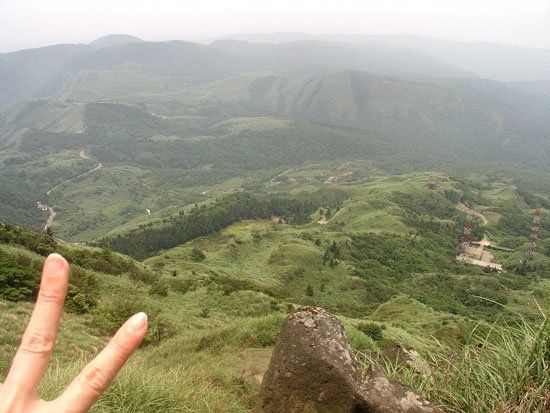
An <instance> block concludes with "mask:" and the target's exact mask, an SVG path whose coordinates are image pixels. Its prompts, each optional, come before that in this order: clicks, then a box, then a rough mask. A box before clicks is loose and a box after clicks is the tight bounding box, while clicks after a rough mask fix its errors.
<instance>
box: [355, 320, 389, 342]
mask: <svg viewBox="0 0 550 413" xmlns="http://www.w3.org/2000/svg"><path fill="white" fill-rule="evenodd" d="M357 329H358V330H359V331H361V332H362V333H363V334H365V335H366V336H369V337H370V338H372V339H373V340H375V341H380V340H383V339H384V334H383V333H382V327H380V326H379V325H378V324H374V323H359V324H357Z"/></svg>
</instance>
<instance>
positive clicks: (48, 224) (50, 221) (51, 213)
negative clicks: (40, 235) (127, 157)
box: [44, 149, 103, 231]
mask: <svg viewBox="0 0 550 413" xmlns="http://www.w3.org/2000/svg"><path fill="white" fill-rule="evenodd" d="M79 156H80V158H81V159H83V160H92V158H90V157H89V156H88V155H86V152H85V150H84V149H82V150H81V151H80V152H79ZM101 168H103V164H102V163H101V162H99V161H96V164H95V165H94V167H93V168H92V169H90V170H89V171H86V172H84V173H81V174H80V175H77V176H75V177H74V178H71V179H65V180H64V181H62V182H60V183H58V184H57V185H55V186H53V187H51V188H50V189H48V191H47V192H46V196H49V195H50V194H51V193H52V191H55V190H56V189H57V188H59V187H60V186H61V185H64V184H66V183H67V182H71V181H74V180H75V179H78V178H82V177H83V176H86V175H89V174H91V173H92V172H95V171H97V170H99V169H101ZM45 206H46V208H47V209H48V212H49V216H48V220H47V221H46V224H45V225H44V231H47V230H48V228H50V227H51V226H52V225H53V220H54V218H55V215H56V212H55V210H54V209H53V207H51V206H49V205H47V204H46V205H45Z"/></svg>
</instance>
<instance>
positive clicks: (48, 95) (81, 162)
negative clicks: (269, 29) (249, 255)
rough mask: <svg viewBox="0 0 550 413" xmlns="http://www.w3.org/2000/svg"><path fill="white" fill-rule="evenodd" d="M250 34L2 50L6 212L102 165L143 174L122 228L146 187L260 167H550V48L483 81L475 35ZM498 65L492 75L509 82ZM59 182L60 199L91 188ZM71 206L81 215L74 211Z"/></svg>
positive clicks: (0, 206) (165, 190)
mask: <svg viewBox="0 0 550 413" xmlns="http://www.w3.org/2000/svg"><path fill="white" fill-rule="evenodd" d="M247 36H248V37H247ZM247 36H235V38H236V39H225V40H217V41H214V42H212V43H211V44H209V45H205V44H198V43H191V42H184V41H169V42H147V41H143V40H141V39H138V38H135V37H132V36H127V35H110V36H106V37H103V38H100V39H98V40H96V41H94V42H92V43H91V44H90V45H56V46H50V47H45V48H40V49H32V50H24V51H20V52H13V53H5V54H1V55H0V90H2V91H3V93H2V94H1V95H0V108H1V109H0V110H1V111H0V155H1V156H0V165H1V166H0V173H1V174H2V178H3V179H2V181H3V182H2V184H0V185H2V188H0V189H2V193H3V194H8V195H9V196H8V195H4V197H3V199H2V200H0V210H2V211H3V212H2V214H3V216H8V217H10V216H11V217H17V219H16V221H17V222H23V223H26V224H31V225H32V223H33V222H35V218H33V217H34V216H35V215H36V213H35V211H32V208H33V206H32V204H31V205H30V206H28V208H21V205H22V204H25V205H29V202H28V201H29V199H33V198H37V199H38V198H39V197H40V196H43V195H42V194H44V193H45V192H46V190H47V189H48V188H52V187H55V186H56V185H58V184H60V182H63V180H67V179H68V178H70V177H71V176H77V175H79V174H83V173H85V172H86V170H90V169H92V168H93V167H95V166H94V165H98V163H101V165H102V167H103V169H102V171H101V174H102V175H103V179H111V180H113V182H114V181H116V180H117V179H119V178H118V176H119V175H118V174H119V173H120V169H119V168H128V167H130V168H135V169H133V172H132V174H133V175H134V176H136V177H137V176H139V177H140V178H139V179H138V180H137V181H136V185H137V187H135V188H132V187H131V185H130V186H129V187H128V191H129V193H128V194H127V196H125V198H124V204H125V205H126V207H125V208H127V209H123V211H125V212H123V213H121V212H117V213H116V214H115V215H116V216H117V218H116V219H117V223H118V224H120V223H122V222H124V219H125V218H124V217H131V216H133V214H136V213H137V211H138V210H140V208H142V205H145V204H144V202H145V201H144V200H143V199H141V200H139V202H137V198H135V197H133V195H132V191H133V190H136V191H141V192H143V191H142V189H139V187H140V185H143V182H146V183H147V185H151V186H152V187H154V188H156V189H157V190H159V191H160V192H159V193H157V194H150V196H151V198H150V199H149V201H147V202H148V205H149V206H150V205H151V204H154V205H155V206H158V207H165V206H168V205H171V204H173V203H176V202H179V200H178V199H180V198H178V197H179V196H180V195H177V188H181V187H185V188H187V187H190V186H196V185H199V184H200V185H202V184H207V185H211V184H214V183H220V182H223V181H224V180H227V179H232V178H235V177H241V178H242V177H245V179H246V180H247V182H248V184H249V185H256V184H258V182H256V181H255V180H254V178H252V176H255V175H256V176H257V175H258V174H259V173H265V174H266V176H268V175H269V174H270V173H273V172H275V171H277V170H278V168H288V167H294V166H297V165H304V164H309V163H314V162H326V161H334V160H350V159H363V160H368V161H369V162H374V163H375V164H376V165H377V168H381V170H384V171H386V172H392V171H394V172H395V171H398V172H403V171H407V170H411V169H412V170H418V169H429V168H434V167H437V168H439V169H441V168H443V167H444V165H449V162H451V163H457V162H459V163H460V162H476V163H479V164H484V163H487V162H490V163H501V164H502V163H506V164H510V165H516V166H517V167H523V166H527V167H528V168H537V169H538V170H541V171H545V172H544V173H546V171H548V167H549V166H550V139H549V136H550V117H549V116H548V113H550V97H549V96H548V88H547V87H546V88H545V87H544V85H545V82H546V81H545V80H544V78H542V77H541V76H542V75H540V74H537V73H538V72H537V71H536V70H538V69H540V68H544V67H545V64H546V63H545V62H546V60H545V59H546V57H547V55H548V53H550V52H548V53H547V51H543V50H531V49H522V48H508V49H506V51H507V52H506V53H505V55H506V56H507V57H506V58H507V59H508V58H510V59H512V58H513V56H514V54H515V53H516V52H517V53H520V52H521V53H524V55H526V56H527V55H530V56H534V57H533V59H535V58H536V59H539V62H540V64H539V65H538V66H537V65H530V64H528V61H526V64H525V71H524V72H523V74H522V75H521V76H519V75H518V76H515V78H516V79H518V78H520V77H521V79H522V80H529V82H513V83H503V82H499V81H496V80H493V79H487V78H485V77H487V76H486V75H487V73H489V72H490V70H489V68H488V67H487V66H483V64H482V60H479V61H477V60H476V59H475V58H474V57H475V50H478V49H476V48H477V47H478V46H479V45H473V44H455V43H449V42H447V43H445V42H443V41H437V42H436V41H433V42H431V43H430V42H429V41H428V40H426V39H422V38H413V37H411V38H401V37H399V38H398V37H395V38H391V39H390V38H384V39H382V40H384V41H382V40H380V39H379V38H378V37H372V36H355V37H353V36H352V37H350V36H334V37H327V38H317V37H315V36H312V37H308V36H305V37H304V35H301V34H290V35H289V34H284V35H258V36H253V35H247ZM245 40H254V41H262V42H264V43H255V42H252V41H245ZM281 40H291V41H285V42H277V41H281ZM374 40H376V41H374ZM390 40H391V41H390ZM405 40H407V41H405ZM409 40H410V41H409ZM421 40H422V41H421ZM344 41H345V42H344ZM434 42H435V43H434ZM428 43H429V44H432V46H433V45H434V44H436V43H437V44H438V45H439V46H440V48H441V49H444V48H445V47H443V45H446V48H447V49H448V50H450V51H452V50H454V49H453V48H457V49H456V50H457V55H456V56H458V55H461V53H462V56H466V55H468V56H474V57H472V62H473V61H474V60H476V61H477V63H476V64H477V66H476V65H470V66H468V65H465V64H462V63H461V62H462V61H460V59H455V60H452V59H449V58H448V56H447V55H446V54H445V53H439V52H438V53H436V51H437V50H436V48H434V47H435V46H434V47H432V48H431V49H430V48H428V47H424V48H421V47H420V46H418V45H420V44H424V45H426V44H428ZM415 45H416V46H415ZM413 46H414V47H413ZM483 47H484V48H491V47H493V46H492V45H484V46H483ZM438 50H439V49H438ZM484 50H485V52H484V53H486V54H490V53H489V52H488V51H487V50H489V49H484ZM491 50H493V49H491ZM494 50H495V53H496V52H497V51H498V50H501V51H502V50H504V49H502V48H500V46H494ZM521 53H520V54H521ZM448 54H452V53H451V52H449V53H448ZM452 55H453V56H455V55H454V54H452ZM456 56H455V57H456ZM503 56H504V55H503ZM466 60H467V59H466ZM549 61H550V60H549ZM482 66H483V67H482ZM535 69H536V70H535ZM507 70H511V66H507V65H502V71H501V72H499V73H496V72H495V76H494V78H508V80H510V79H512V78H514V76H511V75H510V73H511V72H509V73H508V74H506V73H505V72H506V71H507ZM518 73H519V72H518ZM546 73H550V71H548V72H546ZM539 75H540V76H539ZM489 77H490V76H489ZM538 85H541V87H540V88H539V87H538ZM79 153H80V154H82V153H84V156H82V155H81V156H80V157H79V156H78V154H79ZM60 156H61V158H62V159H64V160H63V161H62V162H60V161H59V157H60ZM94 162H95V163H94ZM283 170H284V169H283ZM278 173H279V172H278ZM98 175H99V173H98V174H97V175H96V176H98ZM84 176H86V175H84ZM83 179H84V178H83ZM86 179H87V178H86ZM69 181H70V180H69ZM70 182H72V185H73V184H74V185H75V188H74V191H75V192H74V194H73V195H72V196H71V197H70V199H71V200H73V199H80V197H84V198H88V197H90V193H89V192H86V191H87V190H86V191H84V192H86V193H84V192H82V191H83V189H82V187H81V186H79V185H76V184H75V182H73V181H70ZM16 188H21V190H16ZM160 188H162V190H161V189H160ZM174 191H176V192H174ZM161 193H162V195H161ZM51 196H53V195H50V197H51ZM59 196H61V195H59ZM132 199H133V201H131V200H132ZM153 199H154V201H153ZM70 202H72V201H68V200H65V201H64V205H68V203H70ZM130 205H131V206H130ZM70 208H73V210H72V212H71V213H73V214H74V219H75V220H76V219H78V217H79V215H78V211H79V208H80V207H79V206H78V205H77V204H74V205H73V206H72V207H70ZM147 208H148V207H147ZM25 211H27V212H25ZM69 215H70V214H69ZM91 222H92V220H91V219H90V223H88V224H86V225H87V226H91V225H92V224H91ZM111 224H112V222H111V223H109V222H106V223H105V225H106V226H105V230H107V227H108V226H109V225H111ZM86 225H85V224H82V225H81V227H82V228H84V227H85V226H86ZM67 234H68V235H69V236H76V234H78V231H76V232H75V231H72V232H70V233H67Z"/></svg>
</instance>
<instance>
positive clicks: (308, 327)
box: [256, 307, 441, 413]
mask: <svg viewBox="0 0 550 413" xmlns="http://www.w3.org/2000/svg"><path fill="white" fill-rule="evenodd" d="M405 412H407V413H435V412H441V410H438V409H434V408H432V407H430V403H429V402H428V401H426V400H424V399H423V398H422V397H421V396H420V395H418V394H417V393H416V392H415V391H414V390H412V389H411V388H410V387H407V386H405V385H403V384H401V383H399V382H397V381H395V380H393V379H390V378H387V377H385V376H384V375H383V374H381V373H380V372H379V371H378V370H376V369H375V368H373V367H371V369H370V370H369V372H368V374H367V376H366V377H365V378H363V377H362V376H361V373H360V371H359V369H358V363H357V359H356V358H355V356H354V354H353V353H352V351H351V346H350V344H349V341H348V338H347V336H346V332H345V331H344V327H343V325H342V323H341V322H340V320H338V318H336V317H334V316H332V315H330V314H329V313H327V312H326V311H324V310H323V309H321V308H314V307H304V308H301V309H299V310H297V311H295V312H294V313H292V314H291V315H289V316H288V318H287V319H286V320H285V322H284V325H283V328H282V330H281V333H280V335H279V339H278V341H277V344H276V345H275V348H274V350H273V355H272V357H271V362H270V364H269V369H268V370H267V373H266V374H265V376H264V380H263V382H262V388H261V392H260V399H259V401H258V404H257V407H256V413H405Z"/></svg>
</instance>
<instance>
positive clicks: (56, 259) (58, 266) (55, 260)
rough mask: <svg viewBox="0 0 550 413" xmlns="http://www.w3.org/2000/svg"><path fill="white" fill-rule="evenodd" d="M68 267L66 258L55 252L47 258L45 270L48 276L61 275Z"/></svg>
mask: <svg viewBox="0 0 550 413" xmlns="http://www.w3.org/2000/svg"><path fill="white" fill-rule="evenodd" d="M68 265H69V264H67V261H66V260H65V258H63V257H62V256H61V255H59V254H56V253H55V252H54V253H52V254H50V255H48V258H46V262H45V263H44V268H45V269H46V270H47V271H48V275H61V274H63V272H64V271H65V269H66V268H67V266H68Z"/></svg>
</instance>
